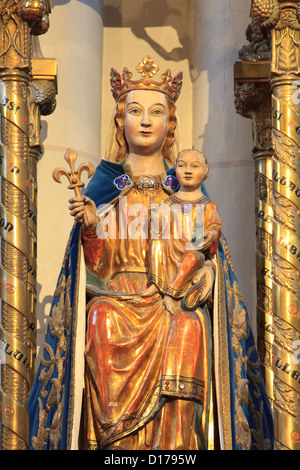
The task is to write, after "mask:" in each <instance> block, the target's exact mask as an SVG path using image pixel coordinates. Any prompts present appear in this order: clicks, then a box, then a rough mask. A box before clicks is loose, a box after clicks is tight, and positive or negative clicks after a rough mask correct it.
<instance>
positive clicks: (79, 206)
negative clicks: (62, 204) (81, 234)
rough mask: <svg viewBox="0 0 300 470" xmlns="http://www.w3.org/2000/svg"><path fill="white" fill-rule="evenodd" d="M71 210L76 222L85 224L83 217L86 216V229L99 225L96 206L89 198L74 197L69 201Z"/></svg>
mask: <svg viewBox="0 0 300 470" xmlns="http://www.w3.org/2000/svg"><path fill="white" fill-rule="evenodd" d="M69 203H70V205H69V210H70V214H71V216H72V217H74V220H76V222H83V215H84V214H85V215H86V220H87V223H86V224H85V225H86V227H94V226H95V225H97V223H98V221H99V218H98V216H97V213H96V210H97V208H96V204H95V203H94V201H93V200H92V199H90V198H89V197H87V196H80V197H73V198H71V199H69Z"/></svg>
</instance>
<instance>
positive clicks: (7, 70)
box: [0, 0, 49, 450]
mask: <svg viewBox="0 0 300 470" xmlns="http://www.w3.org/2000/svg"><path fill="white" fill-rule="evenodd" d="M48 13H49V1H48V0H39V1H32V0H21V1H20V0H19V1H18V0H3V1H2V2H1V4H0V44H1V45H0V117H1V123H0V131H1V136H0V137H1V142H0V176H1V182H0V190H1V202H0V241H1V249H0V299H1V305H0V365H1V374H0V404H1V406H0V449H1V450H23V449H27V448H28V439H29V430H28V424H29V423H28V413H27V400H28V395H29V390H30V385H31V378H30V377H31V376H32V371H33V368H34V347H32V344H34V342H33V340H32V335H31V333H30V332H31V330H32V324H33V322H34V312H35V306H34V295H33V294H34V292H33V282H32V281H31V273H32V270H33V269H34V268H33V266H34V265H35V258H34V256H35V255H34V253H33V249H32V247H33V243H34V242H33V240H34V236H33V230H32V225H31V218H32V217H31V213H32V200H33V197H34V196H33V193H34V189H33V188H34V184H35V176H34V175H35V171H34V170H33V168H32V165H31V164H30V163H29V158H28V157H29V134H30V133H29V126H30V124H31V122H30V117H29V109H28V102H27V100H28V92H29V83H30V80H31V77H32V67H31V47H32V36H31V33H33V34H41V33H43V32H45V31H46V30H47V15H48ZM45 25H46V26H45Z"/></svg>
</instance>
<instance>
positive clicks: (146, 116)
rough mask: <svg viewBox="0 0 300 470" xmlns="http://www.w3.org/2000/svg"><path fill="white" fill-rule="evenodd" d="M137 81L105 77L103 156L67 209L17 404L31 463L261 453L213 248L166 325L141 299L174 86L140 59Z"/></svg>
mask: <svg viewBox="0 0 300 470" xmlns="http://www.w3.org/2000/svg"><path fill="white" fill-rule="evenodd" d="M136 68H137V72H138V73H139V74H140V78H139V79H133V74H132V73H131V72H130V71H129V70H128V69H126V68H124V70H123V73H122V76H121V75H120V74H119V73H118V72H117V71H116V70H115V69H112V70H111V88H112V92H113V97H114V99H115V101H116V108H115V112H114V119H113V121H112V129H111V133H110V136H109V139H108V143H109V144H108V151H107V155H106V157H105V159H102V160H101V161H100V164H99V165H98V167H97V169H96V171H95V174H94V176H93V178H92V180H91V182H90V183H89V185H88V187H87V189H86V192H85V195H84V196H82V197H77V198H73V199H72V200H71V201H70V212H71V215H72V216H73V217H74V219H75V222H74V226H73V229H72V232H71V234H70V237H69V242H68V246H67V249H66V252H65V256H64V260H63V263H62V268H61V272H60V275H59V279H58V282H57V286H56V290H55V293H54V298H53V303H52V308H51V312H50V316H49V320H48V327H47V333H46V336H45V342H44V347H43V354H42V359H41V362H40V365H39V368H38V371H37V376H36V380H35V382H34V385H33V388H32V391H31V395H30V399H29V406H28V409H29V416H30V445H31V449H36V450H41V449H49V450H50V449H53V450H54V449H99V450H102V449H103V450H111V449H125V450H152V449H163V450H180V449H181V450H213V449H224V450H229V449H233V450H250V449H251V450H258V449H272V448H273V441H274V439H273V417H272V411H271V408H270V404H269V401H268V398H267V395H266V391H265V387H264V383H263V379H262V374H261V370H260V363H259V358H258V355H257V351H256V348H255V343H254V340H253V335H252V331H251V329H250V326H249V322H248V317H247V312H246V308H245V305H244V300H243V296H242V294H241V292H240V290H239V286H238V282H237V279H236V277H235V274H234V266H233V263H232V259H231V256H230V251H229V248H228V246H227V243H226V240H225V237H224V235H222V237H221V239H220V241H219V244H218V248H217V250H215V253H214V254H212V253H206V258H205V262H204V266H203V267H202V268H201V269H199V270H198V271H196V272H195V277H194V278H193V281H192V282H191V285H190V288H189V290H188V291H187V294H186V295H185V297H184V298H182V299H179V300H177V302H178V305H179V306H180V308H179V311H178V312H177V313H176V314H174V315H172V314H170V312H169V311H167V309H166V308H165V304H164V302H163V297H164V294H163V293H161V292H156V293H154V294H153V295H149V296H147V295H146V296H145V295H141V294H142V293H143V292H144V291H145V290H147V287H148V285H149V265H150V263H151V260H150V259H149V240H150V238H151V223H150V220H149V218H150V213H151V207H152V206H153V204H155V205H156V207H160V205H161V204H162V203H163V201H164V200H165V199H166V198H168V197H169V196H170V195H172V194H173V193H175V192H176V190H177V189H178V182H177V180H176V177H175V172H174V162H175V156H176V151H177V150H176V135H177V133H178V125H177V118H176V108H175V102H176V100H177V99H178V97H179V95H180V90H181V87H182V73H178V74H177V75H175V76H174V77H173V78H172V75H171V71H170V70H167V71H166V72H165V73H164V74H162V75H161V79H160V80H158V81H157V80H155V77H154V76H155V75H156V74H157V71H158V67H157V65H156V64H154V61H153V59H151V58H150V57H146V58H145V59H144V60H143V61H142V62H141V63H140V64H139V65H138V66H137V67H136ZM202 191H205V188H204V187H203V188H202ZM206 198H207V199H208V200H209V196H208V195H207V196H206ZM84 213H85V218H84V219H83V214H84ZM137 213H138V216H137ZM83 220H84V221H85V222H83ZM137 220H138V223H137ZM133 228H134V230H133ZM155 256H157V257H158V258H159V257H160V256H161V254H160V253H159V252H157V253H156V255H155ZM169 269H171V268H170V267H169ZM174 269H175V268H174Z"/></svg>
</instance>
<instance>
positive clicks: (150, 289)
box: [141, 284, 158, 297]
mask: <svg viewBox="0 0 300 470" xmlns="http://www.w3.org/2000/svg"><path fill="white" fill-rule="evenodd" d="M157 292H158V287H156V285H155V284H151V286H150V287H148V289H146V290H144V291H143V292H142V293H141V297H152V296H153V295H155V294H157Z"/></svg>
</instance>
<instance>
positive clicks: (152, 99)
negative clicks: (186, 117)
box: [124, 90, 169, 155]
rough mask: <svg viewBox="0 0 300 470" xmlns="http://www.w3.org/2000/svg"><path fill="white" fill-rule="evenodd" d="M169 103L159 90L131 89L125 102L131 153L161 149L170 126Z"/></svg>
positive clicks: (127, 137) (146, 153) (148, 153)
mask: <svg viewBox="0 0 300 470" xmlns="http://www.w3.org/2000/svg"><path fill="white" fill-rule="evenodd" d="M168 115H169V114H168V103H167V99H166V97H165V95H164V94H163V93H160V92H159V91H150V90H134V91H130V92H129V93H128V95H127V98H126V103H125V122H124V124H125V137H126V140H127V143H128V147H129V153H137V154H140V155H152V154H154V153H155V152H157V151H159V150H160V149H161V147H162V144H163V142H164V140H165V137H166V134H167V126H168Z"/></svg>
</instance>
